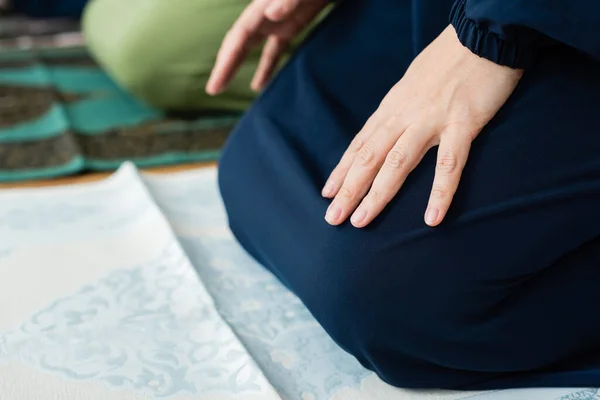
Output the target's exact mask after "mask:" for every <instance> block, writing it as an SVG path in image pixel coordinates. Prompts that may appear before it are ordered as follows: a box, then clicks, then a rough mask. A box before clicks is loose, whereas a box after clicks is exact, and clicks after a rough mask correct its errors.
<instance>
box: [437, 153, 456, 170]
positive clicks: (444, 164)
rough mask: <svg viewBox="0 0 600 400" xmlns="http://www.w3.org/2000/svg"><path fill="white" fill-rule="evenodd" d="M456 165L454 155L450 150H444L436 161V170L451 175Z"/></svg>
mask: <svg viewBox="0 0 600 400" xmlns="http://www.w3.org/2000/svg"><path fill="white" fill-rule="evenodd" d="M457 165H458V160H457V157H456V153H455V152H453V151H452V150H446V151H445V152H444V153H443V154H442V155H441V156H440V157H439V159H438V162H437V169H438V171H440V172H444V173H447V174H449V173H452V172H454V170H455V169H456V166H457Z"/></svg>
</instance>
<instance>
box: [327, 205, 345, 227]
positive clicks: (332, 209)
mask: <svg viewBox="0 0 600 400" xmlns="http://www.w3.org/2000/svg"><path fill="white" fill-rule="evenodd" d="M341 215H342V209H341V208H340V207H338V206H337V205H335V204H332V205H330V206H329V208H328V209H327V213H326V214H325V220H326V221H327V222H329V223H330V224H336V223H337V222H338V220H339V219H340V217H341Z"/></svg>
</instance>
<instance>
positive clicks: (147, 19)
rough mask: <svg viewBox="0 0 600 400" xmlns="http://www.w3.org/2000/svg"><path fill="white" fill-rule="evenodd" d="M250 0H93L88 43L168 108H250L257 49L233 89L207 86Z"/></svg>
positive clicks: (125, 80) (148, 98) (138, 91)
mask: <svg viewBox="0 0 600 400" xmlns="http://www.w3.org/2000/svg"><path fill="white" fill-rule="evenodd" d="M248 3H249V2H248V0H227V1H217V0H200V1H196V0H176V1H161V0H128V1H121V0H93V1H92V2H91V3H90V4H89V6H88V8H87V10H86V13H85V15H84V20H83V27H84V33H85V36H86V40H87V44H88V46H89V48H90V50H91V52H92V53H93V54H94V56H95V57H96V59H97V60H98V61H99V62H100V64H101V65H102V66H103V67H104V68H105V69H106V70H107V71H108V72H109V74H110V75H111V76H112V77H113V78H114V79H115V80H116V81H117V82H118V83H119V84H120V85H121V86H122V87H124V88H125V89H126V90H128V91H129V92H131V93H133V94H135V95H136V96H137V97H138V98H140V99H142V100H143V101H144V102H146V103H148V104H151V105H153V106H156V107H159V108H168V109H197V108H202V109H206V108H211V109H230V110H245V109H246V108H247V107H248V105H249V104H250V103H251V102H252V100H254V98H255V97H256V94H255V93H254V92H253V91H252V90H251V89H250V81H251V80H252V76H253V74H254V71H255V70H256V67H257V65H258V60H259V56H260V53H259V52H258V51H255V52H253V53H252V54H251V55H250V56H249V58H248V60H247V61H246V62H245V63H244V64H243V66H242V67H241V70H240V72H239V74H238V75H237V77H236V78H235V79H234V80H233V82H232V83H231V85H230V86H229V89H228V90H227V91H226V92H225V93H223V94H222V95H220V96H215V97H212V96H209V95H208V94H206V93H205V91H204V87H205V85H206V82H207V80H208V77H209V74H210V71H211V70H212V67H213V65H214V62H215V58H216V55H217V51H218V50H219V47H220V45H221V41H222V40H223V38H224V36H225V33H226V32H227V30H228V29H229V28H230V27H231V25H232V24H233V23H234V21H235V20H236V18H237V17H238V16H239V15H240V14H241V13H242V11H243V10H244V8H245V7H246V6H247V5H248Z"/></svg>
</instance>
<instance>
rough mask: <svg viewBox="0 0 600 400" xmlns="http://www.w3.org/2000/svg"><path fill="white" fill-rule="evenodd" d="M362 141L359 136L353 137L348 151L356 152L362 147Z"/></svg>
mask: <svg viewBox="0 0 600 400" xmlns="http://www.w3.org/2000/svg"><path fill="white" fill-rule="evenodd" d="M363 144H364V142H363V141H362V139H361V138H359V137H356V138H354V140H353V141H352V144H351V145H350V151H352V152H355V153H356V152H358V151H359V150H360V149H361V148H362V147H363Z"/></svg>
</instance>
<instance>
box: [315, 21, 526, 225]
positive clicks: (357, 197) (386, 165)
mask: <svg viewBox="0 0 600 400" xmlns="http://www.w3.org/2000/svg"><path fill="white" fill-rule="evenodd" d="M522 73H523V71H522V70H515V69H512V68H508V67H505V66H500V65H498V64H495V63H493V62H491V61H489V60H487V59H484V58H480V57H478V56H476V55H475V54H473V53H472V52H471V51H470V50H468V49H467V48H466V47H464V46H463V45H462V44H461V43H460V42H459V40H458V38H457V36H456V32H455V30H454V28H453V27H452V26H448V27H447V28H446V29H445V30H444V32H442V33H441V34H440V36H438V37H437V39H435V40H434V41H433V42H432V43H431V44H430V45H429V46H428V47H427V48H426V49H425V50H423V52H421V54H419V56H418V57H416V58H415V60H414V61H413V63H412V64H411V65H410V67H409V68H408V70H407V71H406V74H405V75H404V77H403V78H402V79H401V80H400V81H399V82H398V83H397V84H396V85H395V86H394V87H393V88H392V89H391V90H390V91H389V93H388V94H387V95H386V96H385V98H384V99H383V101H382V102H381V104H380V106H379V108H378V109H377V111H375V113H374V114H373V115H372V116H371V117H370V118H369V120H368V121H367V123H366V124H365V126H364V127H363V128H362V130H361V131H360V132H359V133H358V135H356V137H355V138H354V140H353V141H352V143H351V144H350V146H349V148H348V150H346V152H345V153H344V155H343V157H342V159H341V160H340V162H339V164H338V165H337V167H336V168H335V169H334V171H333V172H332V173H331V176H330V177H329V180H328V181H327V183H326V184H325V187H324V188H323V193H322V194H323V196H324V197H327V198H333V201H332V203H331V205H330V206H329V208H328V210H327V214H326V216H325V219H326V220H327V222H329V223H330V224H331V225H339V224H341V223H342V222H344V221H345V220H346V219H347V218H348V217H350V216H352V217H351V219H350V220H351V222H352V224H353V225H354V226H355V227H358V228H361V227H364V226H366V225H367V224H369V223H370V222H371V221H372V220H373V219H374V218H375V217H376V216H377V215H378V214H379V213H380V212H381V211H382V210H383V209H384V207H385V206H386V205H387V204H388V203H389V202H390V201H391V200H392V198H393V197H394V196H395V195H396V193H398V190H400V188H401V186H402V184H403V183H404V181H405V179H406V177H407V176H408V174H409V173H410V172H411V171H412V170H413V169H414V168H415V167H416V166H417V164H418V163H419V162H420V161H421V159H422V158H423V156H424V155H425V153H426V152H427V151H428V150H429V149H431V148H432V147H434V146H438V145H439V148H438V152H437V154H438V155H437V166H436V171H435V178H434V181H433V186H432V190H431V195H430V199H429V204H428V206H427V211H426V212H425V222H426V223H427V224H428V225H430V226H436V225H438V224H439V223H440V222H442V220H443V219H444V217H445V215H446V213H447V211H448V208H449V207H450V203H451V202H452V198H453V196H454V193H455V192H456V189H457V188H458V183H459V180H460V176H461V173H462V170H463V168H464V166H465V164H466V162H467V157H468V154H469V149H470V147H471V142H472V141H473V140H474V139H475V137H477V135H478V134H479V132H480V131H481V129H482V128H483V127H484V126H485V125H486V124H487V123H488V122H489V121H490V120H491V119H492V117H494V115H495V114H496V112H497V111H498V110H499V109H500V107H502V105H503V104H504V103H505V102H506V100H507V99H508V98H509V96H510V95H511V93H512V92H513V90H514V89H515V87H516V86H517V84H518V82H519V79H520V78H521V76H522Z"/></svg>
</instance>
